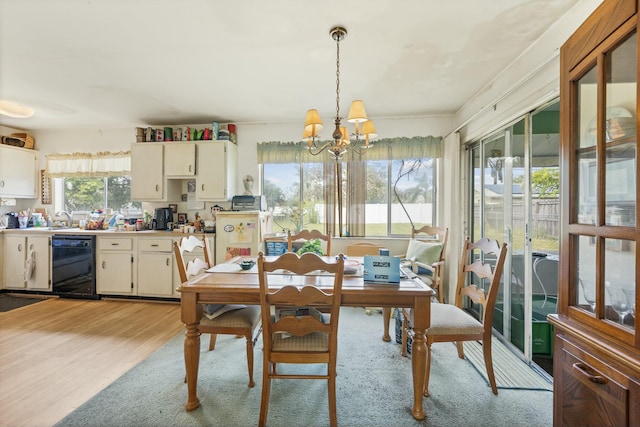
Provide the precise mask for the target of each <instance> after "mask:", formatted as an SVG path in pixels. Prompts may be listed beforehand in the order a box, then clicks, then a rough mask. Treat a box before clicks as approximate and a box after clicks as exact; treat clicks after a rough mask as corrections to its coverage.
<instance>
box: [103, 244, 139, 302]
mask: <svg viewBox="0 0 640 427" xmlns="http://www.w3.org/2000/svg"><path fill="white" fill-rule="evenodd" d="M134 254H135V251H134V239H133V237H102V236H98V243H97V257H96V270H97V271H96V288H97V292H98V294H101V295H108V294H111V295H136V294H137V289H136V286H135V277H134V271H135V270H134V266H135V258H134Z"/></svg>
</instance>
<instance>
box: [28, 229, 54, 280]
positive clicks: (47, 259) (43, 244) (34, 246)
mask: <svg viewBox="0 0 640 427" xmlns="http://www.w3.org/2000/svg"><path fill="white" fill-rule="evenodd" d="M50 242H51V238H50V237H49V236H29V237H28V238H27V253H26V255H27V259H28V258H29V257H30V256H31V254H32V253H33V256H34V259H35V268H34V270H33V273H32V274H31V276H30V277H28V278H27V289H33V290H39V291H50V290H51V244H50ZM32 251H33V252H32Z"/></svg>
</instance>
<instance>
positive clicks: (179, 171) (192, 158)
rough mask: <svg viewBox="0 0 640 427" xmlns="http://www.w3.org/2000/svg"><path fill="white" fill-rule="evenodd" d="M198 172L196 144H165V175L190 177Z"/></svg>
mask: <svg viewBox="0 0 640 427" xmlns="http://www.w3.org/2000/svg"><path fill="white" fill-rule="evenodd" d="M195 174H196V144H195V143H193V142H187V143H184V142H171V143H168V144H165V146H164V175H165V176H166V177H181V176H185V177H189V176H194V175H195Z"/></svg>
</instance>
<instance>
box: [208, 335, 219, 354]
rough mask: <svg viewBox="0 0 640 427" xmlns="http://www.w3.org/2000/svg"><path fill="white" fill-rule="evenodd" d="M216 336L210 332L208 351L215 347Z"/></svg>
mask: <svg viewBox="0 0 640 427" xmlns="http://www.w3.org/2000/svg"><path fill="white" fill-rule="evenodd" d="M216 338H218V335H217V334H211V339H209V351H213V349H214V348H216Z"/></svg>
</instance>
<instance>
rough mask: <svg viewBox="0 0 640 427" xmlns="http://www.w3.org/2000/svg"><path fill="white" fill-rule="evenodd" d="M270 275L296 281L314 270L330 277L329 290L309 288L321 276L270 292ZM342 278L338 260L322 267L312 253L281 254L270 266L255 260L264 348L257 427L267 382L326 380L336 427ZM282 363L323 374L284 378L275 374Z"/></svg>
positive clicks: (264, 413) (341, 263) (341, 261)
mask: <svg viewBox="0 0 640 427" xmlns="http://www.w3.org/2000/svg"><path fill="white" fill-rule="evenodd" d="M276 270H288V271H290V272H291V273H292V274H294V275H298V276H302V275H305V274H307V273H309V272H312V271H315V270H319V271H323V272H326V273H329V274H330V275H331V276H332V277H333V287H332V288H326V289H320V288H318V287H316V286H314V284H313V282H314V281H316V280H317V279H318V278H323V279H325V280H326V279H327V276H326V275H323V276H306V279H307V280H306V281H305V283H307V284H305V285H300V286H294V285H285V286H283V287H278V288H275V287H272V288H270V287H269V281H270V278H271V277H273V276H270V275H269V274H268V273H270V272H273V271H276ZM343 272H344V256H343V255H342V254H340V255H339V256H338V257H337V259H336V260H335V261H333V260H331V262H325V261H324V260H323V259H322V258H320V257H319V256H318V255H316V254H314V253H305V254H303V255H301V256H299V255H298V254H295V253H285V254H283V255H280V256H279V257H278V258H277V259H276V260H274V261H266V260H265V258H264V256H263V254H262V252H261V253H260V254H259V255H258V276H259V282H260V304H261V307H262V325H263V335H262V339H263V342H264V349H263V373H262V400H261V402H260V419H259V422H258V425H259V426H265V425H266V422H267V414H268V411H269V397H270V391H271V380H272V379H274V378H280V379H316V380H318V379H326V380H327V381H328V392H329V422H330V424H331V425H332V426H337V425H338V421H337V414H336V356H337V353H338V319H339V315H340V300H341V295H342V276H343ZM279 277H282V275H279ZM329 280H330V279H329ZM320 309H322V311H320ZM272 313H275V314H274V315H272ZM282 363H286V364H310V363H312V364H326V365H327V370H326V374H309V373H287V374H284V373H280V372H277V371H276V365H277V364H282ZM298 423H300V421H298ZM294 424H295V423H294Z"/></svg>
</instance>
